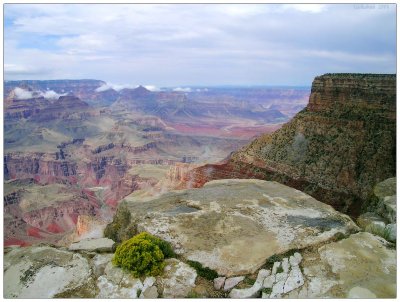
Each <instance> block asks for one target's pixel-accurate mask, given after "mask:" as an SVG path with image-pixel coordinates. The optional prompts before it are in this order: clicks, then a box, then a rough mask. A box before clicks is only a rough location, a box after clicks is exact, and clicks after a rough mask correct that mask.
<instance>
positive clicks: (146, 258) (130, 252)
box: [113, 232, 175, 277]
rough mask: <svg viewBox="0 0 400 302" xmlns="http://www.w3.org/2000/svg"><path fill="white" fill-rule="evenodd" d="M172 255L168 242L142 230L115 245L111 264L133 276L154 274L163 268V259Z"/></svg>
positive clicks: (157, 273)
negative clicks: (115, 248)
mask: <svg viewBox="0 0 400 302" xmlns="http://www.w3.org/2000/svg"><path fill="white" fill-rule="evenodd" d="M174 255H175V254H174V252H173V249H172V247H171V245H170V244H169V243H168V242H165V241H163V240H161V239H159V238H157V237H155V236H152V235H150V234H149V233H146V232H143V233H140V234H138V235H136V236H135V237H133V238H131V239H129V240H126V241H124V242H123V243H121V244H120V245H119V246H118V247H117V250H116V252H115V255H114V259H113V264H114V265H116V266H119V267H121V268H123V269H125V270H128V271H130V272H131V273H132V274H133V275H134V276H135V277H140V276H156V275H159V274H160V273H161V272H162V271H163V269H164V266H165V263H164V259H165V258H169V257H173V256H174Z"/></svg>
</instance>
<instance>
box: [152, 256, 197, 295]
mask: <svg viewBox="0 0 400 302" xmlns="http://www.w3.org/2000/svg"><path fill="white" fill-rule="evenodd" d="M166 262H167V265H166V267H165V269H164V274H163V275H162V276H160V277H158V283H159V284H160V286H161V288H162V297H163V298H185V297H186V296H187V295H188V294H189V293H190V291H191V290H192V289H193V288H194V287H195V281H196V277H197V273H196V271H195V270H194V269H193V268H191V267H190V266H189V265H187V264H186V263H183V262H181V261H179V260H177V259H167V260H166Z"/></svg>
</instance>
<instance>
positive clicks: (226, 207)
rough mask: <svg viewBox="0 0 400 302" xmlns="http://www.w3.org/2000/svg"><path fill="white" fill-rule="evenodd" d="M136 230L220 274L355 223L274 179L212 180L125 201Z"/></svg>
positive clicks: (346, 230)
mask: <svg viewBox="0 0 400 302" xmlns="http://www.w3.org/2000/svg"><path fill="white" fill-rule="evenodd" d="M128 207H129V210H130V212H131V214H132V216H133V217H134V219H135V220H136V221H138V229H139V230H140V231H147V232H149V233H151V234H154V235H157V236H159V237H161V238H163V239H165V240H167V241H169V242H171V243H172V244H173V246H174V248H175V251H176V252H177V253H179V254H181V255H183V256H184V257H185V258H186V259H190V260H194V261H198V262H200V263H202V264H203V266H206V267H209V268H212V269H214V270H216V271H217V272H218V274H219V275H220V276H227V277H231V276H238V275H245V274H250V273H254V272H256V271H257V269H258V268H260V267H261V266H262V265H263V264H264V262H265V260H266V259H267V258H268V257H270V256H272V255H274V254H280V253H283V252H286V251H288V250H290V249H293V248H303V247H307V246H310V245H314V244H317V243H320V242H324V241H327V240H330V239H331V238H332V237H334V236H335V234H337V233H343V234H350V233H352V232H354V231H356V230H358V229H359V228H358V227H357V226H356V225H355V224H354V222H353V221H352V220H351V219H350V218H349V217H348V216H346V215H344V214H341V213H339V212H337V211H335V210H334V209H333V208H332V207H331V206H329V205H326V204H323V203H321V202H319V201H317V200H316V199H314V198H312V197H311V196H309V195H307V194H305V193H302V192H300V191H298V190H295V189H293V188H290V187H287V186H284V185H282V184H279V183H277V182H269V181H263V180H254V179H252V180H239V179H235V180H216V181H211V182H209V183H207V184H205V186H204V187H202V188H200V189H191V190H184V191H176V192H170V193H167V194H164V195H161V196H159V197H157V198H153V199H149V200H146V201H143V202H137V201H136V202H131V203H128Z"/></svg>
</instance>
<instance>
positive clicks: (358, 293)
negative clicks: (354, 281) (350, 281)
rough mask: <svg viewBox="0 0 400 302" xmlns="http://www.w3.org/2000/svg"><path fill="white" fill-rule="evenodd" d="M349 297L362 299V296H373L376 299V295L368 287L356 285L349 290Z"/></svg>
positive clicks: (363, 297) (366, 297)
mask: <svg viewBox="0 0 400 302" xmlns="http://www.w3.org/2000/svg"><path fill="white" fill-rule="evenodd" d="M347 298H349V299H360V298H361V299H371V298H372V299H374V298H376V295H375V294H374V293H373V292H371V291H370V290H369V289H367V288H363V287H359V286H356V287H353V288H352V289H351V290H350V291H349V294H348V296H347Z"/></svg>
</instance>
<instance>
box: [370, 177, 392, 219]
mask: <svg viewBox="0 0 400 302" xmlns="http://www.w3.org/2000/svg"><path fill="white" fill-rule="evenodd" d="M374 196H375V198H376V199H377V201H376V202H377V204H376V205H375V207H376V211H377V213H378V214H379V215H380V216H382V217H384V218H385V219H387V220H388V221H389V222H390V223H396V217H397V200H396V178H395V177H393V178H388V179H386V180H384V181H382V182H380V183H378V184H377V185H376V186H375V187H374Z"/></svg>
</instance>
